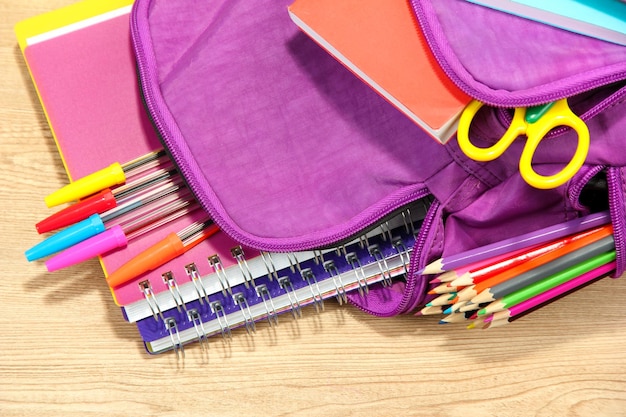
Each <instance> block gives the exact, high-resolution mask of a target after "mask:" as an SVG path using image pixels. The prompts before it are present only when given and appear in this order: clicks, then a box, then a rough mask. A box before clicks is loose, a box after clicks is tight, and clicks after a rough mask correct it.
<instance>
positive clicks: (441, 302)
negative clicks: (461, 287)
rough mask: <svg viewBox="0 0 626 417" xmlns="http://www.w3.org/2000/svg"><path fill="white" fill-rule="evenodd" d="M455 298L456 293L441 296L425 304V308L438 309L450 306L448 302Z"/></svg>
mask: <svg viewBox="0 0 626 417" xmlns="http://www.w3.org/2000/svg"><path fill="white" fill-rule="evenodd" d="M454 297H456V293H450V294H442V295H440V296H439V297H437V298H435V299H434V300H432V301H430V302H429V303H427V304H426V307H440V306H445V305H448V304H450V300H452V299H453V298H454Z"/></svg>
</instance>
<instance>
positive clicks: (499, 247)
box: [421, 211, 610, 274]
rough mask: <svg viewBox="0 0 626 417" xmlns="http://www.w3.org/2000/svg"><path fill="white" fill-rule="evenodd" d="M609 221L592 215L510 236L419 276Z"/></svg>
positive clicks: (446, 260)
mask: <svg viewBox="0 0 626 417" xmlns="http://www.w3.org/2000/svg"><path fill="white" fill-rule="evenodd" d="M609 221H610V217H609V213H608V212H606V211H605V212H600V213H593V214H590V215H588V216H584V217H580V218H576V219H572V220H570V221H567V222H564V223H559V224H555V225H552V226H549V227H545V228H543V229H539V230H535V231H532V232H528V233H525V234H523V235H520V236H514V237H511V238H508V239H504V240H500V241H497V242H493V243H490V244H488V245H485V246H482V247H478V248H474V249H470V250H468V251H466V252H463V253H457V254H454V255H451V256H446V257H444V258H441V259H437V260H435V261H433V262H431V263H430V264H428V265H427V266H426V267H425V268H424V269H423V270H422V271H421V273H423V274H437V273H440V272H444V271H449V270H452V269H454V268H456V267H459V266H462V265H464V264H468V263H470V262H476V261H478V260H481V259H487V258H489V257H491V256H496V255H501V254H504V253H509V252H511V251H513V250H515V249H520V248H527V247H529V246H531V245H535V244H541V243H545V242H548V241H550V240H551V239H557V238H560V237H563V236H567V235H570V234H573V233H577V232H581V231H584V230H588V229H590V228H593V227H595V226H602V225H604V224H606V223H607V222H609Z"/></svg>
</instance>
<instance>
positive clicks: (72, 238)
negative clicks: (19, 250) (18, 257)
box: [26, 214, 105, 261]
mask: <svg viewBox="0 0 626 417" xmlns="http://www.w3.org/2000/svg"><path fill="white" fill-rule="evenodd" d="M104 230H105V227H104V223H103V222H102V219H101V218H100V216H99V215H97V214H93V215H91V216H89V217H88V218H87V219H85V220H83V221H81V222H79V223H76V224H74V225H72V226H70V227H68V228H67V229H64V230H62V231H60V232H59V233H57V234H55V235H52V236H50V237H49V238H47V239H45V240H43V241H42V242H39V243H38V244H37V245H35V246H33V247H32V248H30V249H28V250H27V251H26V259H28V260H29V261H34V260H37V259H41V258H43V257H45V256H48V255H52V254H53V253H56V252H59V251H62V250H63V249H67V248H69V247H70V246H72V245H75V244H77V243H78V242H82V241H83V240H85V239H88V238H90V237H91V236H94V235H97V234H98V233H102V232H104Z"/></svg>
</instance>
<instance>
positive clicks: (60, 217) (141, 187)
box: [35, 168, 177, 234]
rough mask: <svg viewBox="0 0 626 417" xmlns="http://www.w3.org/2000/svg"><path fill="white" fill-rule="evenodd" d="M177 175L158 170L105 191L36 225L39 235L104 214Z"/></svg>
mask: <svg viewBox="0 0 626 417" xmlns="http://www.w3.org/2000/svg"><path fill="white" fill-rule="evenodd" d="M176 175H177V173H176V170H175V169H171V168H170V169H164V168H161V169H158V170H155V171H153V172H150V173H149V174H146V175H143V176H139V177H138V178H136V179H134V180H133V181H129V182H128V183H126V184H125V185H124V186H120V187H116V188H114V189H112V190H111V189H109V188H107V189H105V190H102V191H100V192H99V193H96V194H94V195H92V196H90V197H87V198H84V199H82V200H80V201H79V202H77V203H75V204H72V205H69V206H67V207H65V208H64V209H62V210H59V211H57V212H56V213H54V214H51V215H50V216H48V217H46V218H45V219H43V220H41V221H40V222H38V223H37V224H36V225H35V228H36V229H37V232H38V233H40V234H41V233H46V232H51V231H53V230H56V229H60V228H62V227H65V226H69V225H70V224H73V223H76V222H78V221H80V220H84V219H86V218H87V217H89V216H90V215H92V214H99V213H104V212H105V211H108V210H110V209H113V208H114V207H117V206H118V205H120V204H123V203H124V202H125V201H128V199H129V198H132V197H133V196H135V195H136V194H137V193H139V192H146V191H147V190H150V189H152V188H154V187H155V186H159V185H161V183H162V182H164V181H167V180H169V179H171V178H173V177H175V176H176Z"/></svg>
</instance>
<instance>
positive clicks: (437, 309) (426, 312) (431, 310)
mask: <svg viewBox="0 0 626 417" xmlns="http://www.w3.org/2000/svg"><path fill="white" fill-rule="evenodd" d="M442 312H443V308H442V307H441V306H426V307H424V308H422V309H421V310H420V311H419V312H418V314H419V315H422V316H430V315H433V314H441V313H442Z"/></svg>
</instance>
